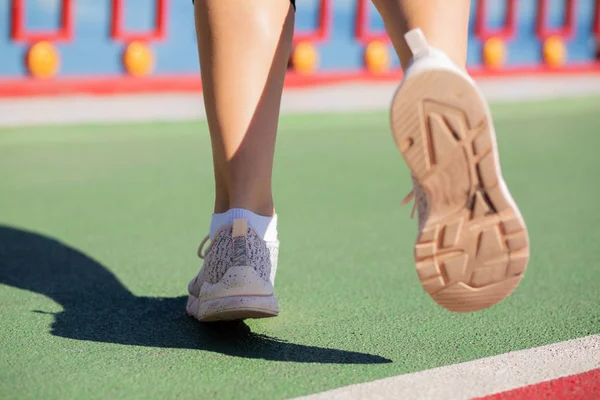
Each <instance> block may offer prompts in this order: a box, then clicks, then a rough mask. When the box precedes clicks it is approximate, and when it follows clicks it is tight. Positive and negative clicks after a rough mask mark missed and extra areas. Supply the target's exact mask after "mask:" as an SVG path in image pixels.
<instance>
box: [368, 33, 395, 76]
mask: <svg viewBox="0 0 600 400" xmlns="http://www.w3.org/2000/svg"><path fill="white" fill-rule="evenodd" d="M365 65H366V67H367V70H368V71H369V72H371V73H374V74H381V73H384V72H387V71H389V69H390V65H391V60H390V53H389V51H388V46H387V45H386V44H385V43H384V42H381V41H379V40H374V41H372V42H371V43H369V44H368V45H367V48H366V49H365Z"/></svg>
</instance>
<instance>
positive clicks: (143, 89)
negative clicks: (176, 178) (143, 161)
mask: <svg viewBox="0 0 600 400" xmlns="http://www.w3.org/2000/svg"><path fill="white" fill-rule="evenodd" d="M470 72H471V75H472V76H473V77H475V78H498V77H515V76H520V77H523V76H540V75H546V76H548V75H555V76H560V75H581V74H599V73H600V62H597V63H593V64H571V65H567V66H565V67H563V68H560V69H555V68H549V67H544V66H529V67H527V66H523V67H510V68H504V69H498V70H494V69H485V68H474V69H471V70H470ZM401 78H402V72H401V71H400V70H395V71H390V72H388V73H385V74H381V75H373V74H369V73H367V72H364V71H338V72H321V73H318V74H315V75H309V76H305V75H299V74H297V73H294V72H290V73H288V74H287V76H286V78H285V86H286V88H288V89H289V88H304V87H311V86H315V85H330V84H336V83H349V82H394V81H395V82H398V81H399V80H400V79H401ZM201 91H202V84H201V82H200V75H199V74H186V75H163V76H161V75H156V76H150V77H147V78H135V77H131V76H126V75H124V76H96V77H89V76H87V77H86V76H71V77H60V78H55V79H48V80H44V79H33V78H31V77H27V78H3V77H0V98H10V97H32V96H56V95H77V94H91V95H114V94H133V93H137V94H139V93H165V92H187V93H198V92H201Z"/></svg>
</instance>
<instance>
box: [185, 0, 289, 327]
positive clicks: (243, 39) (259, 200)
mask: <svg viewBox="0 0 600 400" xmlns="http://www.w3.org/2000/svg"><path fill="white" fill-rule="evenodd" d="M195 16H196V31H197V36H198V53H199V55H200V68H201V73H202V85H203V89H204V104H205V108H206V114H207V118H208V127H209V130H210V137H211V143H212V150H213V163H214V172H215V186H216V196H215V207H214V214H213V216H212V220H211V224H210V234H209V236H208V237H207V238H206V239H205V240H204V241H203V242H202V244H201V245H200V249H199V255H200V257H201V258H203V259H204V264H203V266H202V269H201V270H200V272H199V273H198V275H197V276H196V277H195V278H194V279H193V280H192V281H191V282H190V284H189V285H188V291H189V297H188V303H187V306H186V309H187V312H188V313H189V314H190V315H192V316H194V317H195V318H197V319H198V320H200V321H218V320H237V319H245V318H264V317H274V316H276V315H277V314H278V312H279V306H278V304H277V299H276V298H275V294H274V289H273V283H274V279H275V272H276V268H277V255H278V251H279V250H278V249H279V241H278V239H277V228H276V226H277V216H276V215H275V210H274V206H273V196H272V193H271V174H272V169H273V155H274V152H275V138H276V136H277V123H278V119H279V109H280V102H281V95H282V91H283V81H284V78H285V73H286V68H287V64H288V60H289V55H290V51H291V47H292V36H293V30H294V9H293V6H292V5H291V4H290V1H289V0H260V1H248V0H196V2H195ZM208 238H210V239H212V241H211V245H210V246H208V248H206V249H203V247H204V245H205V244H206V242H207V240H208Z"/></svg>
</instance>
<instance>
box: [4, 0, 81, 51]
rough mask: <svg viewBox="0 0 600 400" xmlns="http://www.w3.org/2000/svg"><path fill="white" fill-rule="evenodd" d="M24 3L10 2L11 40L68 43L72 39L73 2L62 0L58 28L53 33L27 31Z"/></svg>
mask: <svg viewBox="0 0 600 400" xmlns="http://www.w3.org/2000/svg"><path fill="white" fill-rule="evenodd" d="M25 1H26V0H12V13H11V39H12V40H14V41H18V42H37V41H40V40H47V41H51V42H58V41H61V42H68V41H70V40H71V39H72V38H73V9H74V7H75V0H62V1H61V10H60V27H59V28H58V29H57V30H55V31H29V30H27V27H26V26H25V25H26V24H25Z"/></svg>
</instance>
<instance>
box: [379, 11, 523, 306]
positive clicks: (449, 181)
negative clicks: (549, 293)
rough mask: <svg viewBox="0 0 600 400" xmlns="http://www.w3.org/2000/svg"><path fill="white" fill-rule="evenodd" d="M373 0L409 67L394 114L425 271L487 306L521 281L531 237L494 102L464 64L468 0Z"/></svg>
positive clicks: (440, 289)
mask: <svg viewBox="0 0 600 400" xmlns="http://www.w3.org/2000/svg"><path fill="white" fill-rule="evenodd" d="M373 2H374V3H375V5H376V7H377V8H378V10H379V11H380V12H381V15H382V17H383V20H384V22H385V25H386V28H387V31H388V33H389V35H390V37H391V39H392V42H393V44H394V47H395V49H396V51H397V53H398V57H399V58H400V60H401V63H402V66H403V68H404V70H405V72H406V74H405V79H404V81H403V83H402V85H401V86H400V88H399V89H398V91H397V93H396V95H395V96H394V101H393V103H392V110H391V113H392V115H391V121H392V132H393V135H394V139H395V141H396V144H397V145H398V149H399V150H400V152H401V153H402V155H403V156H404V159H405V161H406V163H407V164H408V166H409V168H410V170H411V174H412V178H413V194H414V196H415V198H416V199H415V202H416V206H417V209H418V210H419V236H418V238H417V243H416V244H415V250H414V254H415V262H416V267H417V273H418V276H419V279H420V280H421V283H422V284H423V287H424V289H425V290H426V291H427V292H428V293H429V294H430V295H431V297H432V298H433V299H434V300H435V301H436V302H438V303H439V304H440V305H442V306H444V307H446V308H448V309H450V310H452V311H459V312H467V311H476V310H481V309H484V308H487V307H490V306H492V305H494V304H496V303H498V302H499V301H501V300H502V299H504V298H505V297H506V296H508V295H509V294H510V293H511V292H512V291H513V290H514V289H515V287H516V286H517V285H518V284H519V282H520V281H521V278H522V277H523V273H524V272H525V268H526V266H527V263H528V260H529V238H528V234H527V228H526V227H525V222H524V220H523V217H522V216H521V213H520V212H519V209H518V207H517V205H516V204H515V202H514V200H513V199H512V197H511V194H510V192H509V191H508V188H507V186H506V184H505V182H504V180H503V178H502V174H501V171H500V164H499V162H498V148H497V145H496V136H495V134H494V127H493V122H492V119H491V115H490V112H489V108H488V106H487V104H486V102H485V99H484V98H483V97H482V96H481V94H480V93H479V91H478V90H477V88H476V86H475V83H474V82H473V80H472V79H471V78H470V77H469V76H468V74H467V72H466V57H467V38H468V23H469V1H468V0H455V1H448V0H427V1H423V0H373ZM417 28H419V29H420V31H419V29H417ZM413 56H414V57H413ZM411 59H413V61H414V62H412V63H411V62H410V61H411Z"/></svg>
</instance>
